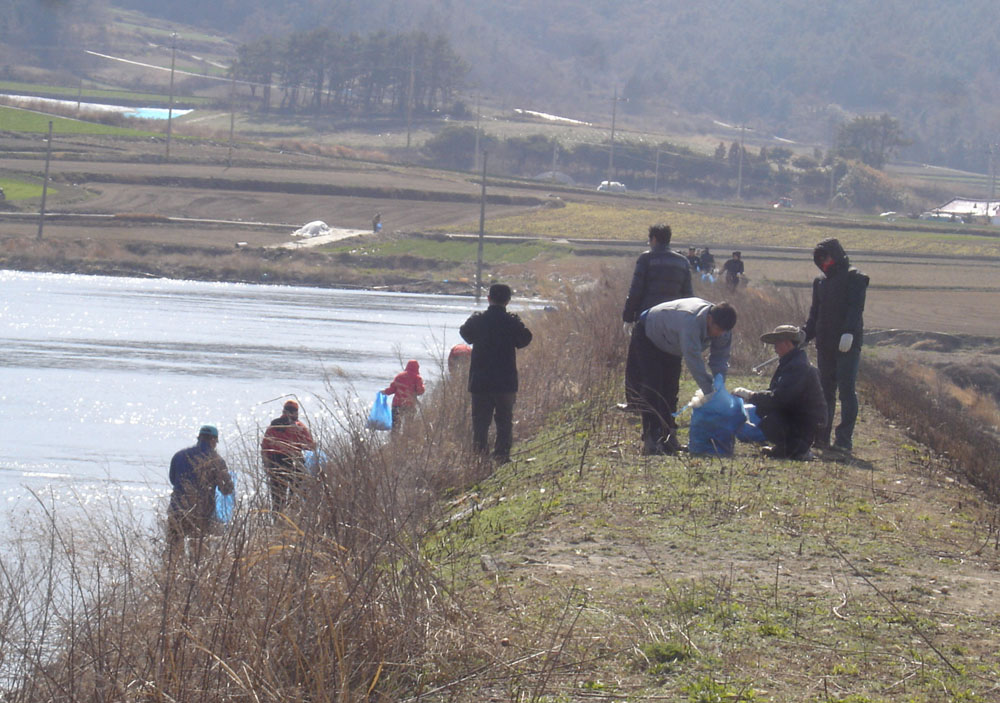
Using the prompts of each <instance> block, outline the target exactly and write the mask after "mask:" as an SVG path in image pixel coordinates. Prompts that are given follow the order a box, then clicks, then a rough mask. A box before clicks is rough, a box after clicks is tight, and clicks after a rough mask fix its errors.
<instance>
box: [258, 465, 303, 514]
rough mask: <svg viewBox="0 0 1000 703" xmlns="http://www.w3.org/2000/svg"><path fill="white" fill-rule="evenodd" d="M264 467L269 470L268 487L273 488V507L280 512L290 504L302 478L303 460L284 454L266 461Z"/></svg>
mask: <svg viewBox="0 0 1000 703" xmlns="http://www.w3.org/2000/svg"><path fill="white" fill-rule="evenodd" d="M264 468H265V470H266V471H267V484H268V488H270V489H271V509H272V510H274V512H276V513H280V512H282V511H283V510H284V509H285V508H286V507H287V506H288V499H289V498H290V497H291V495H292V492H293V491H294V490H295V488H296V486H297V485H298V483H299V481H301V480H302V476H303V475H304V468H303V466H302V462H301V461H296V460H295V458H294V457H290V456H283V457H281V458H280V459H271V460H268V461H266V462H265V464H264Z"/></svg>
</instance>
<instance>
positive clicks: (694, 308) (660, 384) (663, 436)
mask: <svg viewBox="0 0 1000 703" xmlns="http://www.w3.org/2000/svg"><path fill="white" fill-rule="evenodd" d="M735 326H736V310H735V309H734V308H733V306H732V305H730V304H729V303H724V302H723V303H719V304H718V305H713V304H712V303H710V302H708V301H707V300H702V299H701V298H681V299H680V300H672V301H670V302H668V303H660V304H659V305H655V306H653V307H652V308H650V309H649V310H646V311H645V312H644V313H642V314H641V315H640V316H639V321H638V322H637V323H636V325H635V341H636V347H637V352H638V357H639V376H640V379H641V386H640V392H639V394H640V397H641V408H642V442H643V445H642V453H643V454H645V455H657V454H674V453H676V452H677V451H679V450H680V448H681V447H680V443H679V442H678V440H677V422H676V420H674V412H676V411H677V393H678V392H679V390H680V379H681V361H682V360H683V362H684V363H685V364H686V365H687V367H688V371H689V372H690V373H691V375H692V376H693V377H694V380H695V382H696V383H697V384H698V386H699V387H700V388H701V390H702V393H704V394H705V400H706V401H707V400H708V399H709V398H710V397H711V396H712V393H714V392H715V386H714V384H713V375H714V374H720V373H721V374H723V375H725V374H726V371H727V370H728V369H729V351H730V348H731V347H732V333H731V330H732V329H733V327H735ZM710 347H711V351H710V352H709V355H708V366H709V368H710V369H711V370H712V373H709V372H708V370H707V369H706V368H705V361H704V359H702V353H703V352H704V351H705V350H706V349H708V348H710Z"/></svg>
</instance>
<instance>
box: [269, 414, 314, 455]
mask: <svg viewBox="0 0 1000 703" xmlns="http://www.w3.org/2000/svg"><path fill="white" fill-rule="evenodd" d="M315 448H316V442H314V441H313V438H312V434H311V433H310V432H309V428H308V427H306V426H305V425H304V424H302V422H300V421H299V420H291V419H290V418H288V417H286V416H285V415H282V416H281V417H278V418H275V419H274V420H272V421H271V425H270V426H269V427H268V428H267V431H266V432H264V439H263V440H262V441H261V443H260V449H261V454H263V456H264V463H265V465H274V464H287V463H288V462H290V461H301V460H302V452H303V451H304V450H306V449H315Z"/></svg>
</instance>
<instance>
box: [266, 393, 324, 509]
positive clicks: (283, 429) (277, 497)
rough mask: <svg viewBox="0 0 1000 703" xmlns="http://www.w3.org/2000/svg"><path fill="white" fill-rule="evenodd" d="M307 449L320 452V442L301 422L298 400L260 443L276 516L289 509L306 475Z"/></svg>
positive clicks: (286, 407)
mask: <svg viewBox="0 0 1000 703" xmlns="http://www.w3.org/2000/svg"><path fill="white" fill-rule="evenodd" d="M306 449H316V442H314V441H313V438H312V433H310V432H309V428H308V427H306V426H305V425H304V424H303V423H302V422H301V421H300V420H299V404H298V403H297V402H295V401H294V400H289V401H286V402H285V405H284V406H283V407H282V409H281V417H276V418H274V419H273V420H271V424H270V426H268V428H267V430H266V431H265V432H264V439H263V440H261V443H260V452H261V456H262V458H263V459H264V470H265V471H266V472H267V482H268V486H269V487H270V489H271V508H272V509H273V510H274V511H275V512H281V511H282V510H284V509H285V506H286V505H287V504H288V498H289V496H290V495H291V492H292V489H293V488H294V487H295V485H296V484H297V483H298V482H299V480H300V479H301V478H302V477H303V476H305V474H306V470H305V460H304V458H303V456H302V452H303V451H305V450H306Z"/></svg>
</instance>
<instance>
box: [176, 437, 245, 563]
mask: <svg viewBox="0 0 1000 703" xmlns="http://www.w3.org/2000/svg"><path fill="white" fill-rule="evenodd" d="M218 444H219V430H218V429H216V427H215V426H213V425H203V426H202V427H201V429H200V430H199V431H198V442H197V443H196V444H195V445H194V446H193V447H188V448H187V449H181V450H180V451H179V452H177V453H176V454H174V457H173V459H171V460H170V484H171V485H172V486H173V487H174V491H173V493H172V494H171V495H170V507H169V509H168V511H167V547H168V550H169V557H170V558H171V560H172V559H173V558H174V557H175V556H176V555H177V553H178V550H179V551H180V552H181V553H183V552H185V551H186V542H187V538H188V537H192V538H194V539H196V540H197V541H198V549H197V550H196V552H195V554H196V555H197V554H199V553H200V552H201V540H202V539H203V538H204V537H205V536H206V535H210V534H212V533H213V532H214V531H215V528H216V525H217V524H218V521H217V520H216V517H215V489H216V488H218V489H219V491H220V492H221V493H222V494H223V495H232V494H233V479H232V478H231V477H230V475H229V467H227V466H226V461H225V459H223V458H222V457H221V456H219V453H218V452H217V451H216V450H215V448H216V446H217V445H218Z"/></svg>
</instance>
